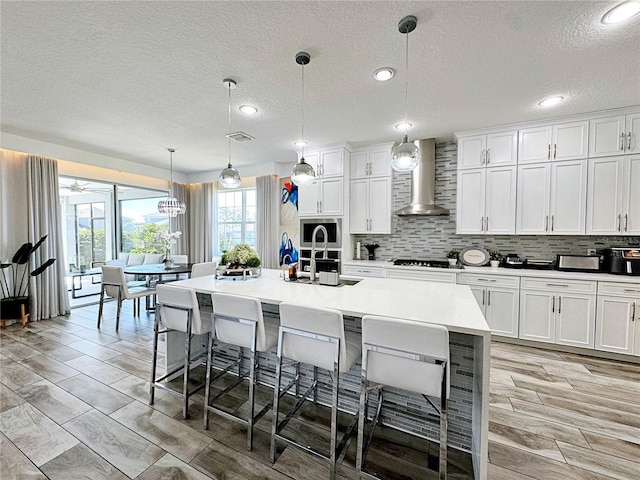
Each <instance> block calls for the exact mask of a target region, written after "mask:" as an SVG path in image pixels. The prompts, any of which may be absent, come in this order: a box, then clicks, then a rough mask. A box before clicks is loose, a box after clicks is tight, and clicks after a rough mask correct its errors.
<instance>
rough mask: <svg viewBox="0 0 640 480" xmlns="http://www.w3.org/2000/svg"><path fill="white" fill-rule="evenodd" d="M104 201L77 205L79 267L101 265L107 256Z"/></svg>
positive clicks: (76, 223)
mask: <svg viewBox="0 0 640 480" xmlns="http://www.w3.org/2000/svg"><path fill="white" fill-rule="evenodd" d="M104 207H105V204H104V202H95V203H77V204H76V205H75V227H76V228H75V230H76V231H75V238H76V258H77V259H78V265H77V266H78V267H85V268H86V267H87V265H89V268H91V267H93V266H94V265H101V264H102V263H104V261H105V260H106V259H107V258H106V245H107V244H106V238H105V222H104V210H105V208H104Z"/></svg>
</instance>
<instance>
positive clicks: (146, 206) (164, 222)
mask: <svg viewBox="0 0 640 480" xmlns="http://www.w3.org/2000/svg"><path fill="white" fill-rule="evenodd" d="M165 197H166V194H164V195H163V194H162V192H159V191H157V190H150V189H146V188H140V187H128V186H122V185H119V186H118V204H119V205H118V207H119V208H118V212H119V214H120V217H119V218H120V222H119V225H118V227H119V230H120V231H119V233H120V251H121V252H129V253H165V247H164V244H163V243H162V242H160V241H159V237H160V234H161V233H162V232H168V231H169V217H168V216H167V215H166V214H164V213H158V202H159V201H160V200H163V199H164V198H165Z"/></svg>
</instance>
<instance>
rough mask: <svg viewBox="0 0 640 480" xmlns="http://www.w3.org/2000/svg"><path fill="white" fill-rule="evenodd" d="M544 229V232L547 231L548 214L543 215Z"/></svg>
mask: <svg viewBox="0 0 640 480" xmlns="http://www.w3.org/2000/svg"><path fill="white" fill-rule="evenodd" d="M544 231H545V232H548V231H549V215H547V216H546V217H544Z"/></svg>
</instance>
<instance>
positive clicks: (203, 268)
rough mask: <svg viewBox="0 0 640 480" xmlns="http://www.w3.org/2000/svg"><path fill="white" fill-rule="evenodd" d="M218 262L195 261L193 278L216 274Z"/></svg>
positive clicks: (192, 270)
mask: <svg viewBox="0 0 640 480" xmlns="http://www.w3.org/2000/svg"><path fill="white" fill-rule="evenodd" d="M216 266H217V264H216V262H202V263H194V264H193V266H192V267H191V278H196V277H204V276H207V275H215V274H216Z"/></svg>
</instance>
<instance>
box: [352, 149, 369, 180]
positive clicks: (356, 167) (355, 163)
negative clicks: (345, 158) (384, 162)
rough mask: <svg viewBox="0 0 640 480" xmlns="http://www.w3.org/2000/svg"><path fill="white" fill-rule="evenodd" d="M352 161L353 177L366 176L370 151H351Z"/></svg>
mask: <svg viewBox="0 0 640 480" xmlns="http://www.w3.org/2000/svg"><path fill="white" fill-rule="evenodd" d="M350 163H351V166H350V169H349V171H350V172H351V179H354V178H364V177H366V176H367V175H368V171H369V168H368V167H369V152H368V151H364V152H351V160H350Z"/></svg>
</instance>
